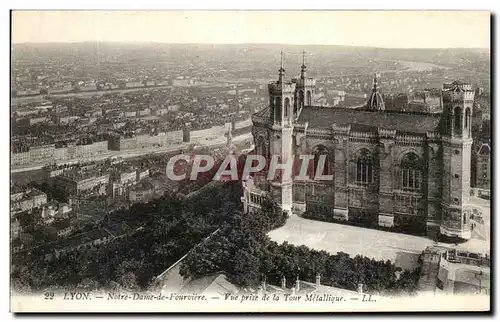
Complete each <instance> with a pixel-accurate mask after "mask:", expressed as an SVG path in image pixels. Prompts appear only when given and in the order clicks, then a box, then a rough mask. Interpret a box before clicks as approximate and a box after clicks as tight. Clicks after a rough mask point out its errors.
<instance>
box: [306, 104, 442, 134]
mask: <svg viewBox="0 0 500 322" xmlns="http://www.w3.org/2000/svg"><path fill="white" fill-rule="evenodd" d="M440 119H441V116H440V115H439V114H428V113H408V112H400V111H368V110H356V109H350V108H325V107H306V108H304V109H302V112H301V113H300V115H299V119H298V122H300V123H306V122H308V123H309V127H313V128H329V127H331V126H332V124H334V123H335V124H339V125H351V129H353V130H359V131H374V130H376V129H377V128H383V129H391V130H397V131H400V132H406V133H426V132H433V131H436V130H437V129H438V126H439V122H440Z"/></svg>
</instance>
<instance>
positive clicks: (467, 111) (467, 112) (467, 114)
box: [465, 107, 471, 131]
mask: <svg viewBox="0 0 500 322" xmlns="http://www.w3.org/2000/svg"><path fill="white" fill-rule="evenodd" d="M470 118H471V113H470V108H468V107H467V108H466V109H465V129H466V130H467V131H470V128H471V124H470V122H471V120H470Z"/></svg>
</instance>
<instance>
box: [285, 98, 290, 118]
mask: <svg viewBox="0 0 500 322" xmlns="http://www.w3.org/2000/svg"><path fill="white" fill-rule="evenodd" d="M289 109H290V99H289V98H288V97H287V98H285V117H288V110H289Z"/></svg>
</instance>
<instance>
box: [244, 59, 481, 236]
mask: <svg viewBox="0 0 500 322" xmlns="http://www.w3.org/2000/svg"><path fill="white" fill-rule="evenodd" d="M284 74H285V70H284V68H283V66H281V68H280V69H279V78H278V80H277V81H276V82H273V83H271V84H269V86H268V90H269V105H268V107H266V108H264V109H262V110H261V111H259V112H257V113H255V114H254V115H253V116H252V120H253V129H252V134H253V138H254V145H255V151H254V152H255V153H257V154H260V155H264V156H267V157H269V156H278V157H279V158H280V160H281V163H283V162H288V161H289V160H297V159H299V156H300V155H303V154H309V155H314V160H311V161H312V162H311V163H312V169H314V170H313V173H316V174H324V175H332V176H333V179H332V180H328V181H319V180H315V176H314V175H312V173H311V172H309V173H308V174H309V178H308V179H306V180H297V179H295V177H294V176H293V175H292V174H290V173H288V172H282V173H281V174H279V175H275V176H274V178H273V179H272V180H267V178H266V177H263V176H260V175H258V174H255V175H254V177H253V178H249V180H248V181H247V182H244V185H245V192H244V197H242V201H243V203H244V209H245V211H247V212H252V211H254V210H255V208H258V207H255V204H256V203H258V202H259V200H261V199H262V198H261V196H262V192H265V194H266V195H269V196H271V198H272V199H273V200H275V201H276V202H277V203H278V204H279V205H280V206H281V207H282V209H284V210H286V211H287V212H290V213H291V212H294V213H297V214H307V215H308V216H309V217H313V218H317V219H321V220H335V221H350V222H354V223H361V224H364V225H369V226H373V227H377V226H384V227H401V228H410V229H417V227H418V229H419V231H422V232H427V233H428V234H429V235H432V236H435V235H436V234H438V233H440V234H442V235H445V236H449V237H458V238H461V239H469V238H471V225H470V219H469V218H470V214H471V207H470V204H469V198H470V173H471V171H470V169H471V146H472V136H471V115H472V109H473V101H474V91H473V89H472V87H471V85H468V84H463V83H460V82H453V83H451V84H445V85H444V88H443V90H442V96H443V113H442V114H436V113H432V114H431V113H410V112H402V111H389V110H385V106H384V102H383V99H382V95H381V94H380V93H379V88H378V87H377V80H376V79H375V82H374V84H373V91H372V94H371V95H370V96H369V98H368V101H367V104H366V105H365V107H364V108H362V109H348V108H331V107H318V106H314V105H312V102H313V99H312V96H313V95H314V92H315V89H314V86H315V85H314V81H312V80H310V79H308V78H306V77H305V74H306V67H305V64H303V65H302V68H301V76H300V80H297V79H294V80H292V81H291V82H287V81H286V80H285V79H284V76H285V75H284ZM304 92H305V93H307V94H306V95H305V99H304V98H303V96H304V94H303V93H304ZM323 155H324V157H323V158H325V159H324V160H325V162H324V164H320V163H319V161H320V160H321V159H322V158H321V156H323ZM268 159H269V158H268ZM320 165H321V166H323V167H322V168H320V167H319V166H320ZM301 179H302V178H301ZM250 181H251V182H250ZM259 198H260V199H259Z"/></svg>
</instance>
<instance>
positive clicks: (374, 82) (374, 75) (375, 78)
mask: <svg viewBox="0 0 500 322" xmlns="http://www.w3.org/2000/svg"><path fill="white" fill-rule="evenodd" d="M376 91H378V89H377V73H375V74H373V92H374V93H375V92H376Z"/></svg>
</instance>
